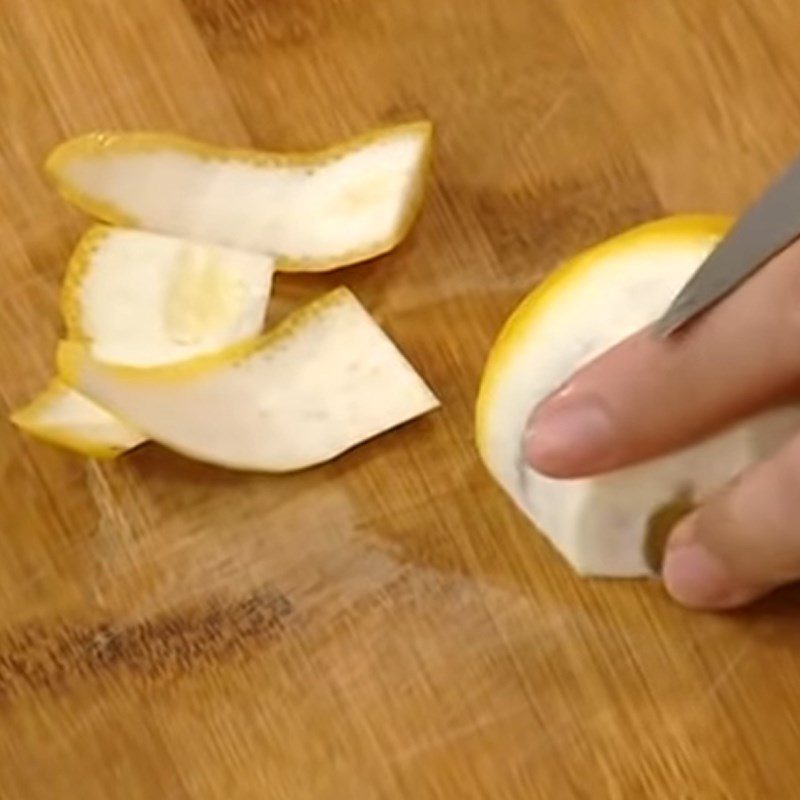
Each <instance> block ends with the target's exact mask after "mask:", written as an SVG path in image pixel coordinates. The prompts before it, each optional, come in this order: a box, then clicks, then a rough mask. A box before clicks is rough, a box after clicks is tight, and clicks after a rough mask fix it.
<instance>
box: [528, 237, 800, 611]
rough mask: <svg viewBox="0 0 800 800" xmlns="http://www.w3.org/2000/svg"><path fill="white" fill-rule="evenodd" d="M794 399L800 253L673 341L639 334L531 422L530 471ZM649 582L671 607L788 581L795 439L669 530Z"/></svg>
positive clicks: (799, 341) (606, 465)
mask: <svg viewBox="0 0 800 800" xmlns="http://www.w3.org/2000/svg"><path fill="white" fill-rule="evenodd" d="M792 399H800V245H798V244H794V245H792V246H791V247H790V248H788V249H786V250H785V251H784V252H783V253H781V254H780V255H778V256H777V257H776V258H774V259H773V260H772V261H771V262H770V263H769V264H767V265H765V266H764V267H763V268H762V269H761V270H759V272H757V273H756V274H755V275H754V276H753V277H752V278H750V279H749V280H748V281H747V282H746V283H744V284H743V285H742V286H741V287H739V288H738V289H737V290H736V291H735V292H734V293H733V294H731V295H730V296H729V297H727V298H726V299H724V300H723V301H722V302H720V303H719V304H718V305H717V306H716V307H715V308H713V309H712V310H711V311H709V312H708V313H707V314H706V315H704V316H703V317H701V318H700V319H698V320H697V321H696V322H695V323H693V324H692V325H690V326H689V327H688V328H687V329H686V330H685V331H683V332H682V333H680V334H679V335H677V336H676V337H675V338H674V339H668V340H660V341H659V340H656V339H655V338H653V337H652V336H651V335H650V334H649V333H648V332H644V331H643V332H640V333H638V334H636V335H634V336H632V337H631V338H629V339H627V340H625V341H623V342H622V343H620V344H619V345H617V346H616V347H614V348H612V349H611V350H609V351H608V352H607V353H605V354H603V355H602V356H600V357H599V358H597V359H595V360H594V361H593V362H591V363H590V364H588V365H587V366H586V367H584V368H582V369H581V370H579V371H578V372H577V373H576V374H575V375H574V376H573V377H572V378H571V380H570V381H569V382H568V383H567V384H566V386H565V387H563V388H562V389H561V390H560V391H558V392H556V393H555V394H554V395H552V396H551V397H550V398H548V399H547V400H545V401H544V402H543V403H542V404H541V405H540V406H539V407H538V408H537V409H536V410H535V412H534V414H533V416H532V418H531V422H530V424H529V429H528V433H527V437H526V453H527V458H528V461H529V462H530V464H531V465H532V466H533V467H534V468H535V469H537V470H539V471H541V472H543V473H545V474H548V475H550V476H552V477H559V478H569V477H581V476H587V475H592V474H597V473H601V472H605V471H607V470H610V469H614V468H617V467H622V466H627V465H630V464H633V463H635V462H638V461H641V460H643V459H646V458H650V457H654V456H658V455H662V454H664V453H666V452H668V451H670V450H672V449H675V448H677V447H680V446H684V445H687V444H690V443H692V442H693V441H696V440H698V439H699V438H701V437H705V436H707V435H709V434H711V433H714V432H717V431H718V430H719V429H721V428H722V427H725V426H726V425H728V424H730V423H732V422H733V421H735V420H737V419H738V418H740V417H742V416H745V415H748V414H751V413H753V412H756V411H758V410H761V409H764V408H765V407H767V406H771V405H774V404H777V403H780V402H783V401H786V400H792ZM663 578H664V583H665V585H666V588H667V590H668V591H669V592H670V594H671V595H672V596H673V597H674V598H675V599H676V600H678V601H679V602H681V603H683V604H685V605H688V606H693V607H699V608H709V609H721V608H732V607H735V606H740V605H743V604H745V603H748V602H750V601H751V600H753V599H755V598H757V597H759V596H760V595H763V594H765V593H766V592H769V591H771V590H772V589H774V588H776V587H777V586H779V585H781V584H784V583H788V582H790V581H794V580H797V579H800V432H798V436H797V437H796V438H795V439H794V440H792V441H790V442H788V443H787V444H786V445H785V446H784V447H783V448H782V449H781V450H780V451H779V452H778V453H777V454H776V455H775V456H774V457H773V458H771V459H770V460H768V461H765V462H763V463H760V464H757V465H755V466H754V467H752V468H751V469H749V470H748V471H747V472H746V473H745V474H743V475H741V476H740V477H739V478H738V479H737V480H736V481H734V482H733V484H732V485H730V486H727V487H725V488H724V489H723V490H722V491H720V492H719V493H718V494H717V495H716V496H715V497H713V498H712V499H710V500H709V501H708V502H707V503H705V505H703V506H702V507H700V508H699V509H698V510H697V511H696V512H694V513H693V514H691V515H690V516H688V517H686V518H685V519H684V520H683V521H682V522H681V524H679V525H678V526H677V527H676V529H675V530H674V531H673V532H672V534H671V537H670V540H669V542H668V545H667V550H666V554H665V560H664V567H663Z"/></svg>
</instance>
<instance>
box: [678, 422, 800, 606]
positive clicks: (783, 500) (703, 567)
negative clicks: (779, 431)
mask: <svg viewBox="0 0 800 800" xmlns="http://www.w3.org/2000/svg"><path fill="white" fill-rule="evenodd" d="M663 579H664V583H665V586H666V588H667V591H668V592H669V593H670V594H671V595H672V596H673V597H674V598H675V599H676V600H677V601H678V602H680V603H682V604H684V605H686V606H690V607H695V608H707V609H723V608H733V607H736V606H741V605H744V604H746V603H748V602H750V601H751V600H754V599H755V598H757V597H759V596H761V595H763V594H766V593H767V592H769V591H771V590H772V589H775V588H777V587H778V586H780V585H782V584H785V583H789V582H792V581H795V580H797V579H800V437H797V438H796V439H794V440H793V441H791V442H790V443H789V444H787V445H786V446H784V448H783V449H782V450H780V451H779V452H778V453H777V454H776V455H775V456H773V457H772V458H771V459H769V460H767V461H764V462H762V463H760V464H757V465H755V466H754V467H752V468H751V469H750V470H748V471H747V472H745V473H743V474H742V475H741V476H740V477H739V478H738V479H737V480H736V481H735V482H734V483H732V484H731V485H730V486H728V487H726V488H725V489H724V490H722V491H721V492H719V493H718V494H717V495H716V496H715V497H713V498H711V499H710V500H709V501H708V502H707V503H706V504H705V505H703V506H702V507H701V508H700V509H699V510H698V511H696V512H694V513H693V514H692V515H691V516H689V517H687V518H686V519H685V520H684V521H683V522H682V523H681V524H680V525H679V526H678V527H677V528H676V529H675V531H674V532H673V534H672V536H671V537H670V540H669V542H668V545H667V551H666V554H665V558H664V567H663Z"/></svg>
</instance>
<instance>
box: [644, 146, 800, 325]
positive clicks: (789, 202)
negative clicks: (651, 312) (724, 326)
mask: <svg viewBox="0 0 800 800" xmlns="http://www.w3.org/2000/svg"><path fill="white" fill-rule="evenodd" d="M798 237H800V158H797V159H796V160H795V161H793V162H792V163H791V164H790V165H789V167H788V168H787V169H786V170H785V171H784V172H782V173H781V174H780V175H779V177H778V178H777V180H775V181H774V182H773V183H772V184H771V185H770V186H769V187H768V188H767V190H766V191H765V192H764V193H763V194H762V195H761V196H760V197H759V199H758V200H756V201H755V203H753V204H752V205H751V206H750V207H749V208H748V209H747V210H746V211H745V213H744V214H743V215H742V216H741V217H740V218H739V219H738V220H737V222H736V223H735V224H734V225H733V227H732V228H731V229H730V231H728V233H727V234H726V235H725V236H724V237H723V238H722V239H721V241H720V242H719V243H718V244H717V246H716V247H715V248H714V249H713V250H712V251H711V253H709V255H708V256H707V257H706V259H705V260H704V261H703V263H702V264H701V265H700V267H699V268H698V270H697V271H696V272H695V273H694V275H693V276H692V277H691V278H690V279H689V281H688V282H687V283H686V285H685V286H684V287H683V288H682V289H681V291H680V292H679V293H678V295H677V296H676V297H675V299H674V300H673V301H672V303H671V304H670V306H669V307H668V308H667V310H666V312H665V313H664V314H663V316H662V317H661V318H660V319H658V320H657V321H656V323H655V325H654V326H653V328H652V331H653V333H654V334H655V336H656V337H659V338H666V337H668V336H670V335H672V334H673V333H675V332H676V331H677V330H679V329H680V328H682V327H683V326H684V325H686V323H688V322H689V321H691V320H692V319H694V318H695V317H697V316H698V315H700V314H701V313H703V312H705V311H707V310H708V309H709V308H711V307H712V306H713V305H716V303H718V302H719V301H720V300H722V299H723V298H724V297H726V296H727V295H729V294H730V293H731V292H732V291H733V290H734V289H736V288H737V287H738V286H739V285H740V284H742V283H743V282H744V281H746V280H747V279H748V278H749V277H750V276H751V275H753V274H754V273H755V272H757V271H758V270H759V269H760V268H761V267H762V266H763V265H764V264H765V263H766V262H767V261H769V260H770V259H771V258H772V257H773V256H774V255H776V254H777V253H779V252H780V251H781V250H783V249H785V248H786V247H787V246H788V245H789V244H791V243H792V242H793V241H794V240H795V239H797V238H798Z"/></svg>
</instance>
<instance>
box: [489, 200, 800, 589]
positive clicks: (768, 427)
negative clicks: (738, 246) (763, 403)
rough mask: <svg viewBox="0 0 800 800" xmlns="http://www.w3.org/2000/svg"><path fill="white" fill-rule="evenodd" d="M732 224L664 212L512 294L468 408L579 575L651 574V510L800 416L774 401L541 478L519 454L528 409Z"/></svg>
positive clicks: (740, 465) (519, 493)
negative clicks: (618, 462)
mask: <svg viewBox="0 0 800 800" xmlns="http://www.w3.org/2000/svg"><path fill="white" fill-rule="evenodd" d="M728 225H729V221H728V220H727V219H726V218H722V217H701V216H698V217H694V216H688V217H674V218H667V219H664V220H660V221H657V222H654V223H649V224H646V225H642V226H639V227H637V228H634V229H633V230H631V231H628V232H627V233H625V234H622V235H620V236H617V237H615V238H613V239H610V240H608V241H607V242H604V243H603V244H601V245H599V246H597V247H595V248H592V249H590V250H587V251H586V252H584V253H582V254H580V255H578V256H577V257H576V258H574V259H572V260H571V261H569V262H567V263H566V264H564V265H563V266H561V267H560V268H559V269H557V270H556V271H555V272H554V273H552V274H551V275H550V276H548V278H547V279H546V280H545V281H544V282H543V283H542V284H541V285H540V286H539V287H538V288H536V289H535V290H534V291H533V292H532V293H531V294H530V295H529V296H528V297H527V298H526V299H525V300H524V301H523V302H522V303H521V304H520V306H519V307H518V308H517V310H516V311H515V312H514V313H513V314H512V315H511V317H510V318H509V320H508V321H507V323H506V325H505V327H504V328H503V330H502V331H501V333H500V335H499V337H498V339H497V341H496V343H495V346H494V348H493V349H492V352H491V354H490V356H489V359H488V361H487V363H486V367H485V371H484V375H483V380H482V384H481V388H480V392H479V397H478V404H477V410H476V435H477V442H478V448H479V451H480V454H481V457H482V458H483V460H484V462H485V463H486V465H487V467H488V469H489V471H490V472H491V474H492V475H493V476H494V478H495V479H496V480H497V482H498V483H499V484H500V485H501V486H502V487H503V489H504V490H505V491H506V492H507V493H508V494H509V495H510V496H511V497H512V499H513V500H514V501H515V503H516V504H517V505H518V506H519V508H520V509H521V510H522V511H523V512H524V513H525V514H526V515H527V516H528V517H529V518H530V519H531V520H532V521H533V522H534V524H536V525H537V527H539V529H540V530H541V532H542V533H543V534H544V535H545V536H547V537H548V538H549V539H550V541H551V542H552V543H553V544H554V545H555V547H556V548H557V549H558V550H559V551H560V552H561V553H562V555H564V556H565V557H566V559H567V560H568V561H569V562H570V563H571V564H572V565H573V567H574V568H575V569H576V570H577V571H578V572H579V573H581V574H587V575H598V576H614V577H636V576H643V575H647V574H651V569H650V567H649V565H648V561H647V557H646V553H645V549H646V548H645V538H646V534H647V530H648V527H649V525H648V523H649V521H650V518H651V517H652V516H653V514H655V513H656V512H657V511H658V510H659V509H661V508H663V507H664V506H665V505H667V504H669V503H670V502H671V501H674V500H676V499H677V498H681V497H686V496H687V494H688V495H689V496H691V498H693V499H695V500H699V499H702V498H703V497H704V496H705V495H706V493H708V492H709V491H712V490H714V489H715V488H717V487H719V486H721V485H722V484H723V483H725V482H727V481H728V480H730V479H731V478H732V477H734V476H735V475H737V474H738V473H739V472H740V471H741V470H742V469H744V468H745V467H746V466H748V465H749V464H751V463H752V462H754V461H755V460H757V459H759V458H761V457H763V456H764V455H765V454H767V453H770V452H772V451H773V450H774V449H775V448H776V447H777V446H779V445H780V443H782V442H783V441H784V440H785V437H786V436H787V435H788V434H789V432H791V431H792V430H793V429H794V428H795V427H796V425H797V423H798V421H800V409H798V408H796V407H790V408H787V409H781V410H778V411H771V412H768V413H765V414H762V415H759V416H757V417H754V418H752V419H750V420H747V421H745V422H743V423H741V424H740V425H738V426H736V427H734V428H732V429H730V430H728V431H725V432H723V433H721V434H720V435H718V436H716V437H714V438H712V439H709V440H707V441H705V442H703V443H701V444H699V445H695V446H693V447H691V448H687V449H684V450H681V451H679V452H677V453H672V454H670V455H668V456H666V457H662V458H658V459H654V460H652V461H650V462H647V463H645V464H640V465H637V466H634V467H630V468H626V469H623V470H618V471H616V472H612V473H610V474H606V475H601V476H599V477H594V478H587V479H580V480H562V481H559V480H554V479H551V478H548V477H546V476H544V475H542V474H540V473H537V472H535V471H534V470H532V469H530V468H529V467H528V466H527V464H526V463H525V460H524V457H523V455H522V440H523V433H524V430H525V425H526V421H527V418H528V416H529V414H530V412H531V410H532V409H533V408H534V407H535V406H536V405H537V404H538V403H539V402H540V401H541V400H543V399H544V398H545V397H546V396H547V395H548V394H550V393H551V392H552V391H554V390H555V389H556V388H557V387H558V386H560V385H561V384H562V383H563V382H564V381H565V380H566V379H567V378H568V377H569V376H570V375H571V374H572V373H573V372H574V371H575V370H576V369H577V368H578V367H579V366H581V365H582V364H585V363H586V362H587V361H589V360H591V359H592V358H594V357H595V356H597V355H599V354H600V353H601V352H603V351H605V350H606V349H607V348H609V347H611V346H612V345H614V344H616V343H617V342H619V341H621V340H622V339H624V338H625V337H627V336H628V335H630V334H632V333H634V332H635V331H637V330H639V329H640V328H642V327H644V326H645V325H648V324H650V323H651V322H653V321H654V320H655V319H656V318H657V317H658V316H659V315H660V314H661V313H662V312H663V311H664V310H665V309H666V307H667V306H668V304H669V302H670V301H671V300H672V298H673V297H674V295H675V294H676V293H677V292H678V290H679V289H680V288H681V286H683V285H684V283H685V282H686V281H687V280H688V279H689V277H690V276H691V275H692V274H693V273H694V271H695V270H696V269H697V268H698V267H699V266H700V264H701V263H702V261H703V260H704V258H705V257H706V255H707V254H708V253H709V252H710V250H711V249H712V248H713V247H714V245H715V244H716V242H717V241H718V240H719V238H720V237H721V236H722V235H723V233H724V232H725V230H726V229H727V227H728Z"/></svg>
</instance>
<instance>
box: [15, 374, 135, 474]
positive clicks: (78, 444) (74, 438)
mask: <svg viewBox="0 0 800 800" xmlns="http://www.w3.org/2000/svg"><path fill="white" fill-rule="evenodd" d="M11 421H12V422H13V423H14V424H15V425H16V426H17V427H19V428H21V429H22V430H24V431H26V432H27V433H29V434H31V435H32V436H35V437H37V438H39V439H41V440H43V441H46V442H48V443H49V444H54V445H58V446H59V447H65V448H67V449H69V450H75V451H76V452H78V453H81V454H82V455H86V456H91V457H92V458H101V459H110V458H115V457H116V456H118V455H120V454H121V453H123V452H125V451H126V450H130V449H132V448H134V447H138V446H139V445H140V444H143V443H144V442H145V438H144V437H143V436H142V435H141V434H139V433H138V432H137V431H135V430H134V429H133V428H129V427H128V426H127V425H124V424H123V423H121V422H120V421H119V420H117V419H115V418H114V417H113V416H112V415H111V414H109V413H108V412H107V411H106V410H105V409H103V408H101V407H100V406H98V405H96V404H95V403H93V402H92V401H91V400H89V399H87V398H86V397H84V396H83V395H81V394H79V393H78V392H76V391H74V390H72V389H70V388H69V387H67V386H65V385H64V384H62V383H61V382H60V381H58V380H55V381H53V382H52V383H51V384H50V386H49V387H48V388H47V389H45V391H44V392H42V393H41V394H40V395H39V396H38V397H37V398H36V399H34V400H33V401H32V402H31V403H29V404H28V405H27V406H25V408H22V409H20V410H19V411H16V412H14V414H12V415H11Z"/></svg>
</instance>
